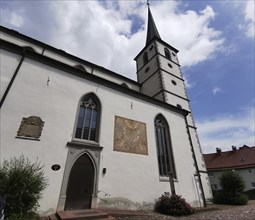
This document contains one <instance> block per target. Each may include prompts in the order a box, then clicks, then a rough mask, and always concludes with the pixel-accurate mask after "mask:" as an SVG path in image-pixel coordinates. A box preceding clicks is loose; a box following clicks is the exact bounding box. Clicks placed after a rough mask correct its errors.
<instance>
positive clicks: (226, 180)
mask: <svg viewBox="0 0 255 220" xmlns="http://www.w3.org/2000/svg"><path fill="white" fill-rule="evenodd" d="M220 186H221V188H222V190H219V191H216V192H215V195H214V203H216V204H229V205H245V204H247V202H248V196H247V195H245V194H244V193H243V190H244V188H245V183H244V181H243V179H242V177H241V176H240V175H239V174H238V173H237V172H234V171H226V172H224V173H223V174H222V176H221V177H220Z"/></svg>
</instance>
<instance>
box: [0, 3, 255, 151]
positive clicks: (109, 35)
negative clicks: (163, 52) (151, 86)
mask: <svg viewBox="0 0 255 220" xmlns="http://www.w3.org/2000/svg"><path fill="white" fill-rule="evenodd" d="M0 2H1V5H0V10H1V11H0V12H1V14H0V15H1V25H3V26H6V27H8V28H11V29H14V30H17V31H18V32H20V33H23V34H25V35H28V36H30V37H32V38H36V39H37V40H40V41H43V42H45V43H47V44H50V45H52V46H54V47H57V48H60V49H62V50H65V51H66V52H68V53H71V54H74V55H76V56H79V57H81V58H83V59H85V60H88V61H90V62H93V63H96V64H98V65H101V66H104V67H105V68H108V69H110V70H113V71H115V72H117V73H119V74H121V75H124V76H126V77H129V78H131V79H136V70H135V62H134V61H133V58H134V57H135V56H136V55H137V54H138V52H139V51H140V50H141V49H142V48H143V47H144V45H145V39H146V27H147V24H146V22H147V5H146V0H138V1H135V0H128V1H125V0H122V1H113V0H112V1H108V0H105V1H96V0H95V1H85V0H84V1H74V0H72V1H22V0H19V1H5V0H1V1H0ZM150 2H151V6H150V7H151V11H152V14H153V16H154V20H155V22H156V25H157V27H158V30H159V33H160V35H161V38H162V39H163V40H164V41H166V42H167V43H169V44H170V45H172V46H173V47H175V48H177V49H179V51H180V52H179V60H180V62H181V65H182V72H183V74H184V77H185V80H186V85H187V89H188V95H189V98H190V100H191V107H192V110H193V114H194V118H195V122H196V125H197V127H198V133H199V137H200V142H201V145H202V150H203V152H204V153H210V152H214V151H215V148H216V147H221V148H222V150H230V149H231V146H232V145H236V146H237V147H240V146H242V145H244V144H246V145H249V146H254V145H255V136H254V132H255V131H254V130H255V125H254V120H255V112H254V106H255V87H254V81H255V79H254V77H255V76H254V75H255V72H254V50H255V48H254V1H253V0H251V1H249V0H247V1H245V0H240V1H238V0H235V1H233V0H224V1H223V0H222V1H221V0H214V1H208V0H207V1H203V0H198V1H196V0H193V1H181V0H180V1H174V0H169V1H166V0H165V1H160V0H157V1H153V0H151V1H150ZM99 54H100V57H99Z"/></svg>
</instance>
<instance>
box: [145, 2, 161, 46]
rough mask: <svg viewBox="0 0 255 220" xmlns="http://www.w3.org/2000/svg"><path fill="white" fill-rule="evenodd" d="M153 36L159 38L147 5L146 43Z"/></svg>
mask: <svg viewBox="0 0 255 220" xmlns="http://www.w3.org/2000/svg"><path fill="white" fill-rule="evenodd" d="M154 37H157V38H159V39H161V37H160V35H159V32H158V29H157V27H156V24H155V22H154V19H153V17H152V14H151V10H150V6H148V28H147V40H146V45H147V44H148V43H149V42H150V40H151V39H152V38H154Z"/></svg>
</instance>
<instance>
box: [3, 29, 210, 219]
mask: <svg viewBox="0 0 255 220" xmlns="http://www.w3.org/2000/svg"><path fill="white" fill-rule="evenodd" d="M0 36H1V51H0V52H1V53H0V56H1V59H0V60H1V131H0V132H1V145H0V163H3V161H4V160H8V159H10V158H11V157H14V156H16V157H19V156H20V155H22V154H23V155H24V156H25V157H27V158H29V160H31V161H32V162H33V161H36V160H38V161H40V162H41V163H42V164H44V172H45V175H46V177H47V178H48V180H49V184H48V186H47V188H46V190H45V191H44V192H43V198H42V199H41V200H40V208H39V209H40V212H41V213H44V214H48V213H53V212H56V210H63V209H65V206H66V198H67V195H66V192H67V187H68V182H69V176H70V172H71V170H72V167H73V166H74V164H75V162H76V161H77V159H78V158H80V157H81V156H82V155H84V154H86V155H87V156H88V158H90V159H91V163H92V164H93V170H94V175H93V187H92V199H91V205H90V206H91V207H99V206H104V207H111V206H114V207H122V208H123V207H124V208H133V209H137V208H152V207H153V204H154V203H155V201H156V200H157V199H158V198H159V196H160V195H161V194H163V193H164V192H166V191H170V184H169V179H168V178H166V177H162V176H160V175H159V164H158V159H157V147H156V146H157V143H156V137H155V124H154V120H155V118H156V116H157V115H159V114H161V115H163V116H164V118H165V119H166V121H167V123H168V125H169V130H170V134H169V135H170V139H171V145H172V151H173V158H174V165H175V169H176V178H175V182H174V185H175V190H176V193H177V194H179V195H182V196H183V197H184V198H185V199H186V200H187V201H188V202H189V203H191V204H192V205H193V206H202V205H203V198H202V197H201V192H200V190H201V186H200V183H199V182H198V181H197V173H198V170H197V169H196V167H195V166H194V163H195V162H194V159H193V154H194V152H192V146H191V145H192V144H191V141H190V140H191V139H192V141H193V139H194V136H196V133H194V134H193V133H192V131H191V132H190V131H189V132H187V127H188V124H187V119H186V114H187V111H185V110H182V109H179V108H177V107H175V106H173V105H172V103H165V102H163V101H160V100H157V99H155V98H152V97H149V96H148V95H144V94H141V93H140V90H141V91H143V89H144V90H149V88H143V87H142V88H141V85H140V84H139V83H137V82H135V81H132V80H130V79H127V78H125V77H122V76H120V75H118V74H115V73H112V72H110V71H108V70H106V69H104V68H101V67H99V66H96V65H95V64H91V63H89V62H87V61H84V60H81V59H80V58H77V57H74V56H72V55H69V54H66V53H65V52H63V51H59V50H57V49H55V48H52V47H50V46H47V48H43V46H44V44H43V43H41V42H38V41H36V40H34V39H31V38H28V37H26V36H24V35H21V34H19V33H17V32H14V31H11V30H8V29H6V28H4V27H1V35H0ZM2 43H3V44H2ZM28 46H29V47H32V48H33V49H34V51H32V50H31V49H29V48H27V49H26V50H25V51H24V47H28ZM22 51H23V52H22ZM176 62H177V61H176ZM76 65H82V66H83V67H84V69H85V70H86V71H85V72H83V71H81V70H79V69H78V68H76V67H75V66H76ZM138 66H139V61H138ZM153 68H155V70H156V69H157V66H156V67H151V69H153ZM138 69H139V67H138ZM177 74H179V73H177ZM14 76H15V77H14ZM178 77H180V76H179V75H178ZM164 78H165V79H164V81H165V82H166V83H168V82H169V80H170V83H171V77H170V78H169V76H164ZM154 82H155V81H154ZM122 83H125V84H126V85H127V86H128V88H126V87H123V86H122V85H121V84H122ZM151 83H152V82H151ZM156 83H157V82H155V85H156ZM179 85H180V86H179ZM166 86H170V85H166ZM176 88H177V89H176V92H177V93H178V94H179V95H186V93H185V89H184V84H183V81H181V80H180V82H179V81H178V85H177V87H176ZM151 89H152V88H151ZM153 89H154V87H153ZM90 93H92V94H94V95H95V96H96V97H97V98H98V100H99V102H100V105H101V108H100V121H99V126H98V129H99V130H98V132H99V134H98V140H97V141H87V140H83V139H77V138H75V130H76V126H77V120H78V119H77V118H78V114H79V105H80V101H81V99H82V97H83V96H84V95H86V94H90ZM173 100H174V99H173ZM173 102H175V101H173ZM184 106H186V103H185V105H183V107H184ZM187 108H188V105H187ZM185 109H186V107H185ZM30 116H36V117H40V118H41V120H42V121H43V122H44V125H43V128H42V133H41V136H40V138H39V139H32V138H23V137H19V136H18V135H17V131H18V130H19V127H20V124H21V121H22V118H24V117H25V118H27V117H30ZM116 116H120V117H123V118H126V119H129V120H134V121H138V122H142V123H145V124H146V134H147V137H146V139H147V148H148V154H147V155H142V154H135V153H127V152H119V151H115V150H114V141H115V140H114V138H115V135H114V132H115V130H114V129H115V127H114V126H115V117H116ZM187 117H188V118H189V116H187ZM188 120H189V119H188ZM189 134H190V135H189ZM194 142H195V144H194V145H195V150H194V151H195V155H196V158H197V160H198V163H199V164H202V162H201V160H202V154H201V152H200V149H199V147H197V146H196V142H197V139H196V140H194ZM54 164H58V165H60V169H59V170H57V171H54V170H53V169H52V165H54ZM202 169H203V170H204V171H205V172H206V170H205V168H204V167H203V168H201V170H202ZM103 170H104V171H103ZM80 178H83V177H82V176H81V177H80ZM206 181H207V182H208V178H206V176H205V177H204V176H203V175H202V182H203V183H206V184H203V187H204V192H205V195H206V198H210V197H211V192H210V188H209V187H207V186H208V185H209V184H208V183H207V182H206Z"/></svg>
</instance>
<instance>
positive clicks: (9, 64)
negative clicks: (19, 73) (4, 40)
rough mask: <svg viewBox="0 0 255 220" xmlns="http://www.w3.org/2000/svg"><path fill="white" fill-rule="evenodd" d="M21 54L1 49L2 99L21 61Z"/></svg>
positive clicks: (0, 80) (0, 81) (0, 77)
mask: <svg viewBox="0 0 255 220" xmlns="http://www.w3.org/2000/svg"><path fill="white" fill-rule="evenodd" d="M20 59H21V56H20V55H16V54H13V53H11V52H8V51H6V50H2V49H0V85H1V86H0V92H1V93H0V99H2V97H3V95H4V92H5V91H6V89H7V87H8V84H9V82H10V81H11V78H12V76H13V74H14V72H15V70H16V68H17V66H18V64H19V62H20Z"/></svg>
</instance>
